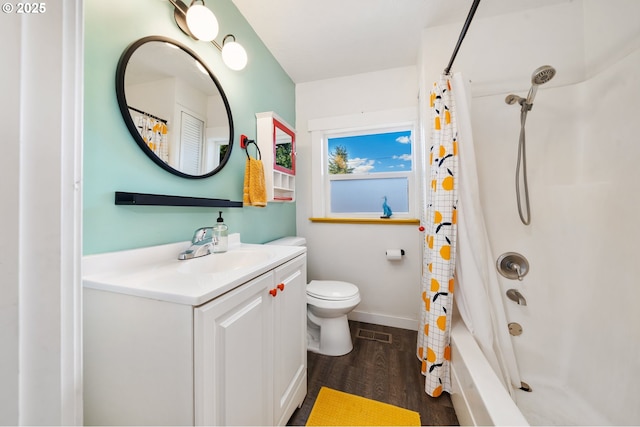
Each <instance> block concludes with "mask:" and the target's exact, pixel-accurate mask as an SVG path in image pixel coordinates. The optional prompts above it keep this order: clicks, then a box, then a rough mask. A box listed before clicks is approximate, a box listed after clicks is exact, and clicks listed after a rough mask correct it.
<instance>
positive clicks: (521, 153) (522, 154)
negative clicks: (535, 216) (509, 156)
mask: <svg viewBox="0 0 640 427" xmlns="http://www.w3.org/2000/svg"><path fill="white" fill-rule="evenodd" d="M527 112H528V109H527V108H526V104H525V106H523V108H522V110H521V111H520V141H519V143H518V163H517V165H516V198H517V201H518V215H520V221H522V223H523V224H524V225H529V224H530V223H531V210H530V209H529V184H528V183H527V149H526V145H525V132H524V124H525V122H526V121H527ZM521 166H522V168H521ZM520 170H522V181H523V183H524V205H525V209H526V211H527V215H526V219H525V216H524V215H523V213H522V202H521V197H520V175H521V174H520Z"/></svg>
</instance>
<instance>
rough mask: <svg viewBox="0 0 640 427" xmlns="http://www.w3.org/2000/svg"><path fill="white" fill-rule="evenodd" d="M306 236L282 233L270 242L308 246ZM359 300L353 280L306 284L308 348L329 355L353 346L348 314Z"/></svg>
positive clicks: (339, 352)
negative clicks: (286, 235)
mask: <svg viewBox="0 0 640 427" xmlns="http://www.w3.org/2000/svg"><path fill="white" fill-rule="evenodd" d="M306 243H307V242H306V240H305V238H304V237H283V238H281V239H277V240H273V241H271V242H268V243H267V244H268V245H280V246H305V245H306ZM359 303H360V292H359V290H358V287H357V286H356V285H354V284H353V283H349V282H342V281H338V280H312V281H311V282H309V283H308V284H307V348H308V349H309V350H310V351H313V352H314V353H319V354H324V355H326V356H342V355H344V354H347V353H349V352H350V351H351V350H353V342H352V341H351V332H350V331H349V322H348V320H347V314H349V313H350V312H351V311H352V310H353V309H354V308H355V307H356V306H357V305H358V304H359Z"/></svg>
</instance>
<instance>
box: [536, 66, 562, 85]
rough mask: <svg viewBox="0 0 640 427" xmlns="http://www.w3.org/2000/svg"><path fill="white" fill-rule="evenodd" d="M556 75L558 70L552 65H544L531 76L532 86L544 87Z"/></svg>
mask: <svg viewBox="0 0 640 427" xmlns="http://www.w3.org/2000/svg"><path fill="white" fill-rule="evenodd" d="M555 75H556V69H555V68H553V67H552V66H551V65H543V66H542V67H540V68H537V69H536V70H535V71H534V72H533V74H532V75H531V84H532V85H542V84H545V83H546V82H548V81H549V80H551V79H552V78H553V76H555Z"/></svg>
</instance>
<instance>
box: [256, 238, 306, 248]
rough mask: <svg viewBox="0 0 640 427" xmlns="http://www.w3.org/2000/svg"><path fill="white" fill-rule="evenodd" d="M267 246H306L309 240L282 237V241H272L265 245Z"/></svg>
mask: <svg viewBox="0 0 640 427" xmlns="http://www.w3.org/2000/svg"><path fill="white" fill-rule="evenodd" d="M265 245H278V246H306V245H307V239H305V238H304V237H299V236H288V237H281V238H280V239H276V240H272V241H270V242H267V243H265Z"/></svg>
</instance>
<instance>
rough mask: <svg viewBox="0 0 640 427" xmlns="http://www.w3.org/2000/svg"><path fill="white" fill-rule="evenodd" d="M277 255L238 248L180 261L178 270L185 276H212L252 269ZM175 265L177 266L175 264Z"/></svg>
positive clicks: (253, 249) (256, 249)
mask: <svg viewBox="0 0 640 427" xmlns="http://www.w3.org/2000/svg"><path fill="white" fill-rule="evenodd" d="M274 256H275V254H274V253H273V252H271V251H268V250H265V249H263V248H262V247H261V248H238V249H231V250H229V251H227V252H223V253H216V254H211V255H206V256H203V257H200V258H193V259H189V260H185V261H180V262H179V263H178V264H177V270H178V271H179V272H180V273H183V274H212V273H222V272H226V271H232V270H237V269H240V268H250V267H252V266H254V265H257V264H262V263H264V262H266V261H268V260H269V259H271V258H273V257H274ZM174 265H175V264H174Z"/></svg>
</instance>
